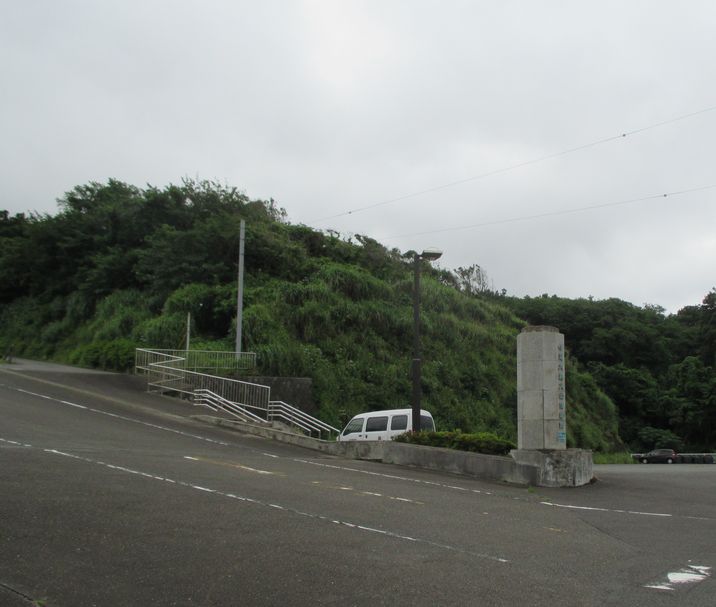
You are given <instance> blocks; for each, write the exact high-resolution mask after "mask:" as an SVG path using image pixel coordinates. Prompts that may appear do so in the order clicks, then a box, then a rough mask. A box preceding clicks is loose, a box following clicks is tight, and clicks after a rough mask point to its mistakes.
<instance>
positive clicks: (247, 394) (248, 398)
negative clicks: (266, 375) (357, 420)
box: [135, 348, 340, 438]
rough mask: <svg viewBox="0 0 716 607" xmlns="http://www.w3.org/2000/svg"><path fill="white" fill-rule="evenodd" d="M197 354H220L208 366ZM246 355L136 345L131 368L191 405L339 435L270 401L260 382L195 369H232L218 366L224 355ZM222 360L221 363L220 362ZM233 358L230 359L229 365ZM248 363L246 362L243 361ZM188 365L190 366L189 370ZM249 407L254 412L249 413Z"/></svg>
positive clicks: (301, 413) (160, 389)
mask: <svg viewBox="0 0 716 607" xmlns="http://www.w3.org/2000/svg"><path fill="white" fill-rule="evenodd" d="M195 352H196V353H198V354H200V355H212V356H214V355H221V356H216V358H215V360H214V362H215V363H216V364H215V365H213V366H211V367H200V366H198V363H199V362H201V361H202V360H204V362H206V360H207V359H206V358H205V359H201V357H200V356H199V357H196V356H193V355H194V353H195ZM226 355H230V356H231V357H234V358H236V357H237V356H239V357H241V356H244V355H245V356H246V361H249V362H251V361H253V363H252V364H255V360H256V359H255V356H256V355H255V354H254V353H252V352H243V353H240V354H237V353H235V352H214V351H210V350H196V351H195V350H189V351H188V352H187V351H185V350H150V349H148V348H137V349H136V355H135V356H136V358H135V368H136V370H137V372H138V373H144V374H146V375H147V389H148V390H149V391H150V392H151V391H152V388H154V389H155V390H156V391H158V392H175V393H179V394H186V395H187V396H189V397H190V398H191V399H192V400H193V401H194V403H195V404H197V405H203V406H206V407H208V408H210V409H212V410H214V411H217V410H222V411H226V412H227V413H230V414H232V415H234V416H235V417H239V418H241V419H244V420H245V421H252V422H260V423H263V424H266V423H270V422H271V421H275V420H276V421H278V420H281V421H284V422H286V423H287V424H289V425H292V426H295V427H297V428H300V429H301V430H303V431H304V432H306V433H308V434H309V436H312V433H313V432H316V433H317V434H318V437H319V438H320V437H321V435H322V433H323V432H326V433H328V435H329V436H330V434H331V433H335V434H339V433H340V430H339V429H338V428H334V427H333V426H331V425H329V424H326V423H325V422H322V421H321V420H320V419H317V418H315V417H313V416H311V415H309V414H308V413H305V412H304V411H301V409H298V408H297V407H294V406H293V405H289V404H288V403H285V402H283V401H272V400H270V394H271V389H270V388H269V387H268V386H264V385H262V384H254V383H251V382H245V381H240V380H238V379H231V378H227V377H220V376H218V375H209V374H208V373H201V372H200V371H198V370H196V369H199V368H234V369H236V368H237V367H235V366H233V367H232V366H224V367H220V366H219V365H220V363H221V364H226V365H228V362H226V361H228V357H227V356H226ZM221 361H224V362H221ZM233 362H234V361H232V364H233ZM247 364H248V363H247ZM189 367H193V368H194V370H191V369H190V368H189ZM249 409H253V410H254V411H256V413H258V414H259V415H260V416H259V415H257V414H256V413H252V412H251V411H249Z"/></svg>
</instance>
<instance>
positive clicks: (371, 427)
mask: <svg viewBox="0 0 716 607" xmlns="http://www.w3.org/2000/svg"><path fill="white" fill-rule="evenodd" d="M387 429H388V416H387V415H386V416H381V417H369V418H368V420H367V421H366V423H365V431H366V432H382V431H383V430H387Z"/></svg>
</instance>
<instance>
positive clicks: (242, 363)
mask: <svg viewBox="0 0 716 607" xmlns="http://www.w3.org/2000/svg"><path fill="white" fill-rule="evenodd" d="M160 356H165V357H167V358H171V359H173V360H182V361H184V362H183V368H184V369H186V370H187V371H213V372H214V374H218V373H219V371H247V370H249V369H253V368H255V367H256V353H255V352H227V351H216V350H167V349H147V348H137V350H136V362H137V365H138V366H139V365H140V364H141V363H142V362H145V361H148V362H149V364H151V362H156V360H157V358H158V357H160ZM149 359H153V360H151V361H149Z"/></svg>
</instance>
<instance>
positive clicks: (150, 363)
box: [135, 348, 270, 411]
mask: <svg viewBox="0 0 716 607" xmlns="http://www.w3.org/2000/svg"><path fill="white" fill-rule="evenodd" d="M192 352H193V351H192V350H190V351H189V359H187V358H185V355H186V352H185V351H183V350H149V349H146V348H137V350H136V361H135V368H136V370H137V373H142V374H145V375H147V387H148V390H149V391H150V392H153V391H154V392H162V393H163V392H178V393H180V394H187V395H189V396H191V397H193V395H194V391H195V390H210V391H211V392H213V393H214V394H217V395H219V396H220V397H222V398H224V399H226V400H227V401H230V402H233V403H237V404H239V405H242V406H244V407H255V408H257V409H262V410H264V411H266V410H267V409H268V402H269V397H270V388H269V387H268V386H262V385H261V384H253V383H251V382H245V381H240V380H238V379H230V378H227V377H220V376H218V375H209V374H207V373H201V372H200V371H196V370H193V369H192V365H193V368H194V369H195V368H197V367H196V365H197V364H204V365H207V366H208V367H209V368H212V369H213V368H217V365H220V364H222V361H224V363H225V364H226V363H227V361H228V360H229V357H227V356H226V354H230V355H231V356H233V357H237V356H239V357H240V356H241V354H239V355H237V354H236V353H235V352H228V353H227V352H200V354H201V355H202V357H194V356H193V355H192ZM243 354H252V355H253V353H248V352H245V353H243ZM208 355H217V357H216V359H215V360H213V361H212V360H211V359H210V358H209V357H208ZM219 355H220V356H219ZM253 356H255V355H253ZM188 363H192V364H188ZM199 368H201V367H199ZM204 368H207V367H204ZM218 368H223V369H228V368H236V367H229V366H228V364H227V366H224V367H218Z"/></svg>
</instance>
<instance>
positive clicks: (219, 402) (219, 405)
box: [194, 389, 269, 424]
mask: <svg viewBox="0 0 716 607" xmlns="http://www.w3.org/2000/svg"><path fill="white" fill-rule="evenodd" d="M194 404H195V405H197V406H204V407H208V408H209V409H212V410H213V411H218V410H221V411H224V412H226V413H228V414H229V415H233V416H234V417H238V418H239V419H241V420H243V421H250V422H255V423H258V424H268V423H269V422H268V421H267V420H265V419H262V418H260V417H259V416H258V415H254V414H253V413H251V411H248V410H247V409H246V408H244V407H242V406H241V405H238V404H236V403H232V402H231V401H230V400H226V399H225V398H222V397H221V396H219V395H218V394H215V393H214V392H212V391H211V390H205V389H198V390H194Z"/></svg>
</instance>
